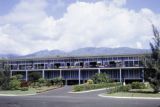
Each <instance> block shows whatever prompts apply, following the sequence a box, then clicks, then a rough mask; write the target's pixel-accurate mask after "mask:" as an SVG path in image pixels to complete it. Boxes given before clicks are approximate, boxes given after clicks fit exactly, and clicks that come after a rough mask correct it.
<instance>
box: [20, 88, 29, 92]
mask: <svg viewBox="0 0 160 107" xmlns="http://www.w3.org/2000/svg"><path fill="white" fill-rule="evenodd" d="M28 90H29V88H28V87H22V88H21V91H28Z"/></svg>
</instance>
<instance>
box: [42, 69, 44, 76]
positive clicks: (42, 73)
mask: <svg viewBox="0 0 160 107" xmlns="http://www.w3.org/2000/svg"><path fill="white" fill-rule="evenodd" d="M42 78H44V70H42Z"/></svg>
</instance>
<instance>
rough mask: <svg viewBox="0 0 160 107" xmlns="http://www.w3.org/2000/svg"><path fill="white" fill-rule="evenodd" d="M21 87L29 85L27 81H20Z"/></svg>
mask: <svg viewBox="0 0 160 107" xmlns="http://www.w3.org/2000/svg"><path fill="white" fill-rule="evenodd" d="M20 86H21V87H29V82H27V81H21V85H20Z"/></svg>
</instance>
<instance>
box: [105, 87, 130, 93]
mask: <svg viewBox="0 0 160 107" xmlns="http://www.w3.org/2000/svg"><path fill="white" fill-rule="evenodd" d="M130 89H131V85H125V86H123V85H121V86H116V87H114V88H110V89H108V90H107V92H108V93H109V94H111V93H116V92H128V91H129V90H130Z"/></svg>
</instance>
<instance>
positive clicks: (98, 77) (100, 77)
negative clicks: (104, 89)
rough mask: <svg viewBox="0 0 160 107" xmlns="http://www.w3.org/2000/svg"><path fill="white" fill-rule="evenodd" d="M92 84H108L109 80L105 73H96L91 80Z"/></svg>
mask: <svg viewBox="0 0 160 107" xmlns="http://www.w3.org/2000/svg"><path fill="white" fill-rule="evenodd" d="M91 79H92V80H93V83H94V84H100V83H108V82H110V79H109V78H108V75H107V74H106V73H100V74H99V73H96V74H95V75H94V76H93V77H92V78H91Z"/></svg>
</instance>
